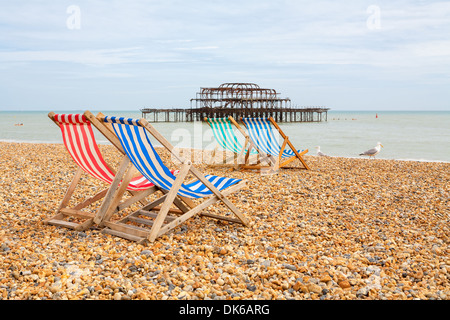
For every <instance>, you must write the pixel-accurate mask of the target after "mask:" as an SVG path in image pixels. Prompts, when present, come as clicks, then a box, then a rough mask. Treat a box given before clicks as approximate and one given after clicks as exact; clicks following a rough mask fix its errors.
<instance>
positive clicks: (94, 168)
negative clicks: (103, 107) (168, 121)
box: [44, 112, 158, 231]
mask: <svg viewBox="0 0 450 320" xmlns="http://www.w3.org/2000/svg"><path fill="white" fill-rule="evenodd" d="M90 115H92V114H91V113H90V112H86V113H85V114H55V113H54V112H50V113H49V114H48V116H49V118H50V119H52V120H53V121H54V122H55V123H56V124H57V125H58V126H59V127H60V129H61V132H62V136H63V141H64V145H65V147H66V149H67V151H68V152H69V154H70V155H71V157H72V158H73V160H74V161H75V162H76V163H77V165H78V170H77V172H76V173H75V176H74V178H73V180H72V182H71V183H70V185H69V187H68V189H67V191H66V194H65V196H64V198H63V200H62V202H61V204H60V206H59V208H58V210H57V213H56V214H55V215H54V216H53V217H51V218H49V219H47V220H45V221H44V223H46V224H51V225H57V226H63V227H67V228H70V229H74V230H79V231H80V230H86V229H87V228H89V227H91V226H92V225H93V224H94V218H95V217H96V216H97V215H100V216H103V214H101V213H102V212H105V211H108V212H111V214H112V213H114V212H117V211H120V210H123V209H125V208H127V207H129V206H130V205H132V204H134V203H136V202H138V201H141V202H142V201H143V199H144V198H145V197H146V196H148V195H150V194H151V193H154V192H156V191H157V190H158V188H156V187H155V186H154V185H153V183H151V182H150V181H148V180H147V179H146V178H145V177H143V176H142V175H140V176H137V177H132V176H131V174H130V176H129V177H125V178H124V179H123V181H119V179H115V177H116V172H115V171H114V170H113V169H112V168H111V167H110V166H109V165H108V164H107V163H106V161H105V160H104V158H103V156H102V154H101V153H100V150H99V148H98V145H97V142H96V140H95V137H94V132H93V130H92V125H91V119H95V117H91V116H90ZM96 127H97V128H98V129H99V130H101V133H103V134H108V132H107V131H105V130H106V128H105V127H104V128H103V129H102V127H98V126H96ZM102 131H103V132H102ZM107 138H108V139H109V140H110V141H111V140H112V141H113V142H115V141H114V140H113V139H114V138H116V137H112V136H110V135H108V137H107ZM116 139H117V138H116ZM117 144H119V146H120V143H119V142H118V141H117V143H114V145H116V147H117ZM119 151H121V152H122V153H123V150H120V149H119ZM129 163H130V162H129V160H128V158H127V156H126V155H124V157H123V160H122V162H121V164H120V166H119V169H118V172H117V173H122V174H120V175H118V176H123V172H125V171H126V169H127V167H128V165H129ZM129 171H130V170H129ZM83 172H86V173H87V174H89V175H91V176H92V177H94V178H96V179H99V180H101V181H103V182H105V183H107V184H108V185H109V187H108V188H106V189H103V190H101V191H100V192H98V193H97V194H95V195H94V196H92V197H90V198H89V199H86V200H84V201H83V202H81V203H78V204H77V205H75V206H74V207H72V208H68V207H67V206H68V204H69V201H70V199H71V197H72V195H73V193H74V191H75V188H76V186H77V184H78V183H79V181H80V178H81V175H82V173H83ZM125 187H126V190H127V191H129V192H130V193H131V194H132V195H133V196H132V197H131V198H129V199H127V200H126V201H124V202H122V203H119V201H118V200H121V199H116V198H114V194H115V191H116V189H117V188H119V189H120V188H123V189H124V188H125ZM122 193H123V192H122ZM101 199H103V201H102V204H101V206H100V208H99V209H98V211H97V213H95V214H94V213H91V212H87V211H82V209H84V208H86V207H88V206H89V205H91V204H93V203H95V202H97V201H99V200H101ZM112 206H114V208H112ZM70 218H72V219H70ZM73 218H77V219H75V220H76V221H75V220H74V219H73ZM68 220H72V221H68ZM79 221H82V222H79Z"/></svg>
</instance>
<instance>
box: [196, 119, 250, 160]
mask: <svg viewBox="0 0 450 320" xmlns="http://www.w3.org/2000/svg"><path fill="white" fill-rule="evenodd" d="M204 120H205V121H206V122H207V123H208V124H209V126H210V127H211V129H212V131H213V133H214V137H215V139H216V141H217V144H218V145H219V146H221V147H222V148H223V149H224V150H228V151H231V152H233V153H235V154H237V155H238V158H237V160H238V164H239V161H240V158H241V157H242V156H243V155H244V154H246V153H247V151H248V148H247V145H248V143H249V137H248V134H247V133H246V132H245V131H244V130H243V129H242V128H241V127H240V126H239V124H238V123H237V122H236V121H235V120H234V119H233V117H231V116H230V117H228V118H206V117H205V119H204ZM233 125H234V126H235V127H236V128H237V129H238V130H239V131H240V132H241V133H242V135H243V136H244V138H245V142H244V145H242V144H241V142H240V141H239V139H238V138H237V136H236V134H235V132H234V130H233ZM257 153H258V152H257V151H256V150H254V149H251V151H250V154H252V155H253V154H257ZM228 160H229V159H227V160H226V161H225V163H228ZM233 160H234V156H233Z"/></svg>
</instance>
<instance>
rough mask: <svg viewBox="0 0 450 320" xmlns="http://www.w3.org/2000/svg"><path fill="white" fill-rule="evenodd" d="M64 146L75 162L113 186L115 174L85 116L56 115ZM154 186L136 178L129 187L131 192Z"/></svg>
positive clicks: (144, 179)
mask: <svg viewBox="0 0 450 320" xmlns="http://www.w3.org/2000/svg"><path fill="white" fill-rule="evenodd" d="M54 120H55V121H56V122H58V124H59V126H60V128H61V132H62V136H63V140H64V145H65V146H66V149H67V151H68V152H69V154H70V155H71V156H72V158H73V160H75V162H76V163H77V164H78V165H79V166H80V167H81V168H82V169H83V170H84V171H85V172H87V173H88V174H90V175H91V176H93V177H95V178H97V179H99V180H101V181H104V182H106V183H108V184H111V183H112V181H113V180H114V176H115V173H114V172H113V171H112V169H111V168H110V167H109V166H108V164H107V163H106V162H105V160H104V158H103V156H102V154H101V153H100V150H99V148H98V145H97V143H96V140H95V137H94V132H93V130H92V125H91V123H90V122H89V121H88V120H87V119H86V117H85V116H84V115H83V114H55V115H54ZM152 186H153V184H152V183H151V182H150V181H148V180H147V179H146V178H145V177H144V176H139V177H135V178H133V179H132V180H131V182H130V184H129V185H128V187H127V190H129V191H140V190H146V189H148V188H150V187H152Z"/></svg>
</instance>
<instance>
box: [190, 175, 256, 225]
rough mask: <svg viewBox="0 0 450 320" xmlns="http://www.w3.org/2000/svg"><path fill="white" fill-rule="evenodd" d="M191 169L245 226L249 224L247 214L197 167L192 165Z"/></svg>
mask: <svg viewBox="0 0 450 320" xmlns="http://www.w3.org/2000/svg"><path fill="white" fill-rule="evenodd" d="M190 171H191V172H192V174H193V175H194V176H196V177H197V178H198V179H199V180H200V181H201V182H203V184H204V185H205V186H206V187H207V188H208V189H209V190H211V191H212V193H214V195H216V196H217V197H218V198H219V199H220V200H221V201H222V202H223V203H224V204H225V205H226V206H227V207H228V208H229V209H230V210H231V211H232V212H233V213H234V214H235V215H236V216H237V217H238V218H239V220H241V221H242V223H243V224H244V225H245V226H248V221H247V219H246V218H245V216H244V215H243V214H242V213H241V212H240V211H239V209H238V208H237V207H236V206H235V205H234V204H233V203H232V202H231V201H230V200H228V199H227V198H226V197H225V196H224V195H223V194H222V193H221V192H220V191H219V190H218V189H217V188H216V187H214V185H213V184H212V183H211V182H209V180H208V179H206V178H205V176H204V175H202V174H201V173H200V172H199V171H198V170H197V169H196V168H195V167H191V169H190Z"/></svg>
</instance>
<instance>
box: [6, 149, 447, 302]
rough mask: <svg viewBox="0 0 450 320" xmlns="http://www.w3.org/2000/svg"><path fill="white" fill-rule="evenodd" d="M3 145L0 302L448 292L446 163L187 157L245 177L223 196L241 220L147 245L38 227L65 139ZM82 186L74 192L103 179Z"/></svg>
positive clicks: (60, 192)
mask: <svg viewBox="0 0 450 320" xmlns="http://www.w3.org/2000/svg"><path fill="white" fill-rule="evenodd" d="M0 144H4V145H2V146H1V147H2V148H1V150H2V151H1V154H2V156H1V157H0V177H1V178H0V201H2V203H3V207H2V214H1V215H0V257H1V259H0V263H1V264H2V265H1V266H0V270H2V272H0V300H2V299H3V300H26V299H47V300H71V299H76V300H81V299H88V300H113V299H116V300H254V299H258V300H429V299H431V300H448V299H450V258H449V256H450V246H449V244H450V212H449V210H448V195H449V192H450V190H449V185H450V184H449V181H450V165H449V164H447V163H441V162H418V161H414V162H413V161H393V160H381V159H377V160H378V161H356V160H361V159H351V158H337V157H329V158H327V157H320V158H319V157H317V156H308V155H306V156H305V159H306V161H307V162H308V163H309V165H310V166H311V170H310V171H306V170H291V169H285V170H280V172H279V173H278V174H274V175H270V176H265V175H261V174H258V173H255V172H239V171H230V170H229V169H225V168H214V169H213V168H208V167H206V166H205V165H196V167H197V168H199V170H200V171H201V172H202V173H204V174H215V175H219V176H226V177H234V178H241V179H245V180H247V187H246V188H244V189H242V190H241V191H239V192H237V193H236V194H234V195H233V196H231V197H230V201H231V202H232V203H233V204H235V205H236V206H237V207H238V208H239V209H240V210H241V211H242V212H243V214H244V215H245V216H246V217H247V218H248V219H249V220H250V225H249V226H248V227H243V226H241V225H237V224H233V223H227V222H218V221H217V220H213V219H209V218H207V217H201V216H196V217H194V218H192V219H189V220H187V221H186V223H184V224H182V225H180V226H178V227H177V228H175V229H173V230H172V231H171V232H170V233H168V234H167V235H164V236H163V237H161V238H159V239H158V240H157V241H155V242H154V243H151V244H149V245H148V246H142V245H138V244H136V243H134V242H132V241H128V240H124V239H121V238H117V237H114V236H111V235H107V234H103V233H101V232H100V230H99V229H97V228H92V229H89V230H86V231H82V232H78V231H73V230H69V229H65V228H61V227H55V226H49V225H44V224H43V220H44V219H46V218H49V217H51V216H52V215H54V213H55V211H56V209H57V208H58V206H59V204H60V202H61V200H62V198H63V196H64V194H65V192H66V189H67V187H68V186H69V183H70V181H71V179H72V177H73V174H74V173H75V171H76V169H77V166H76V164H75V163H74V161H73V160H72V159H71V157H70V155H69V154H68V153H67V151H66V150H65V148H64V145H63V144H33V143H21V144H17V143H9V144H10V145H5V144H8V143H5V142H0ZM100 150H101V152H102V153H103V154H104V156H105V160H106V161H107V162H108V163H110V164H111V165H113V164H116V163H118V162H119V161H120V155H119V154H118V152H117V151H116V150H115V149H114V148H113V147H112V146H110V145H101V146H100ZM161 157H162V158H163V161H169V160H170V155H168V154H167V153H166V152H164V151H161ZM364 160H367V159H364ZM82 181H83V184H82V185H80V186H79V187H77V189H76V192H77V197H79V199H80V200H81V199H83V198H84V197H85V196H88V195H92V194H95V193H96V192H98V188H104V184H103V183H100V182H98V181H97V180H94V179H92V178H90V177H89V176H87V175H83V179H82ZM96 208H97V207H96V206H93V207H92V210H93V212H95V210H96ZM208 210H211V211H209V212H211V213H214V212H215V210H224V209H223V208H222V207H220V206H213V207H211V208H210V209H208ZM116 218H117V219H119V218H120V217H116Z"/></svg>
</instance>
